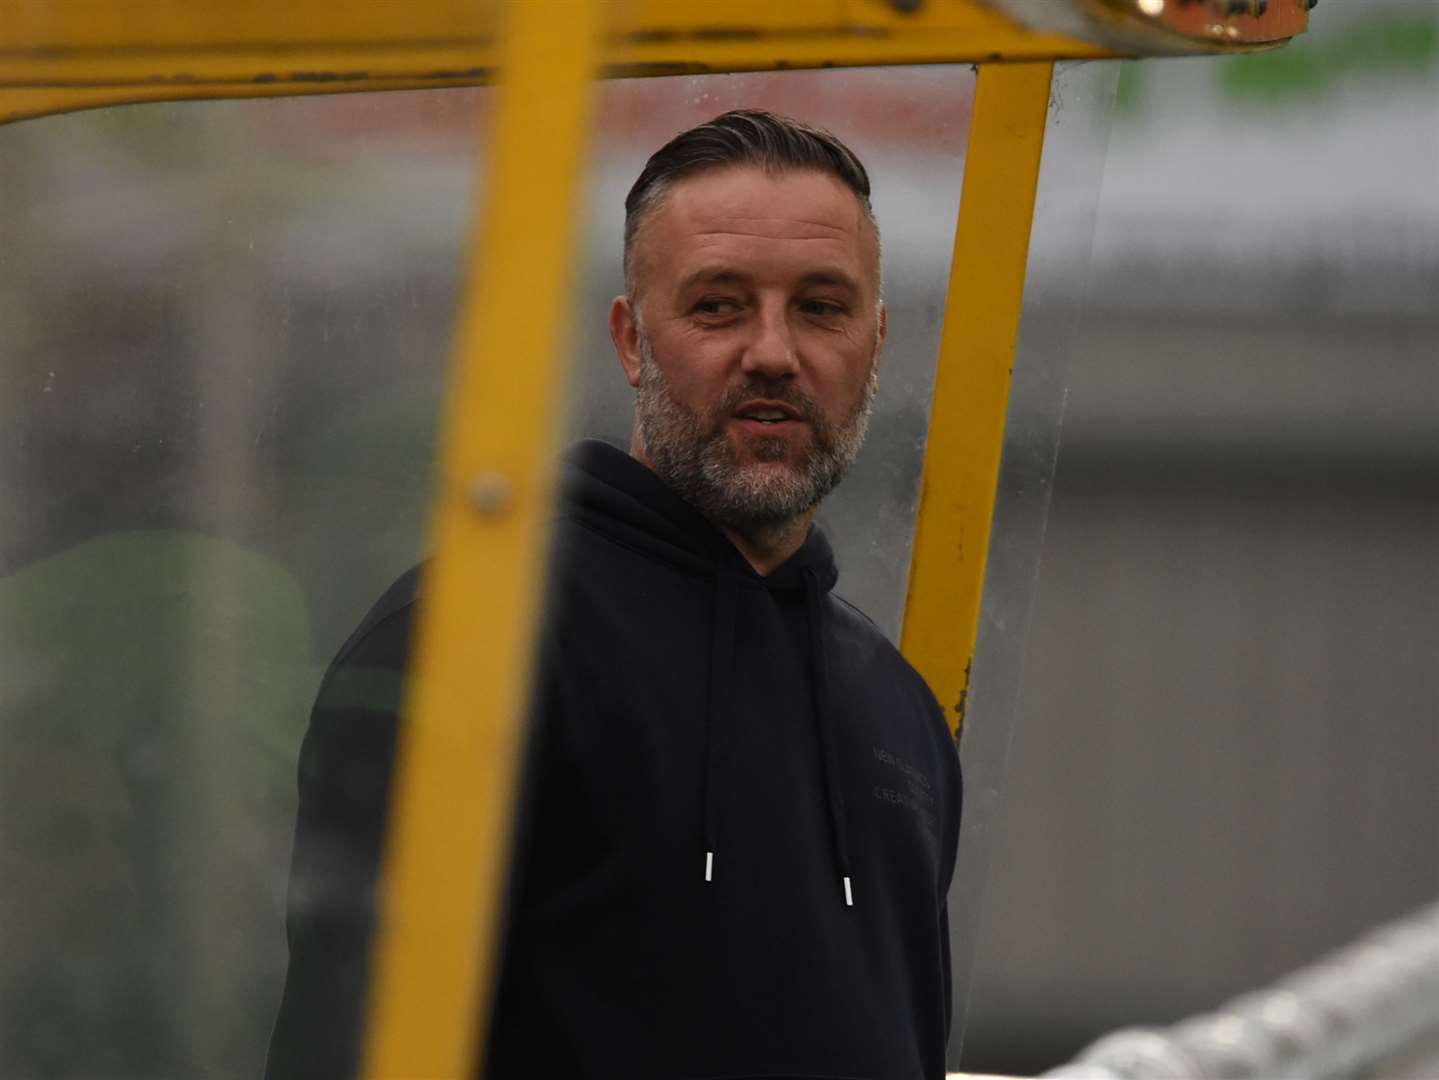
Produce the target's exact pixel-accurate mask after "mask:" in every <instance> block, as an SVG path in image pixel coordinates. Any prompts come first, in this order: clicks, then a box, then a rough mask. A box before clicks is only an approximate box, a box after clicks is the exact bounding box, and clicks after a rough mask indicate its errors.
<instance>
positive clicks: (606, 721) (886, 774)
mask: <svg viewBox="0 0 1439 1080" xmlns="http://www.w3.org/2000/svg"><path fill="white" fill-rule="evenodd" d="M837 577H838V574H837V571H836V569H835V565H834V559H833V555H832V553H831V550H830V547H829V544H828V542H827V541H826V540H825V538H824V536H823V535H822V534H821V533H820V532H819V531H818V530H817V529H816V530H812V531H811V533H810V535H809V537H808V539H807V540H806V542H805V544H804V545H803V547H801V548H800V550H799V551H798V552H796V553H795V554H794V555H793V556H792V557H791V558H790V559H789V560H788V561H787V562H786V563H785V564H784V565H783V566H781V567H779V568H778V569H776V570H775V571H774V572H773V573H771V574H769V575H768V576H766V577H761V576H759V575H758V574H756V573H755V571H754V570H753V569H752V568H751V567H750V565H749V564H748V563H747V562H746V561H745V560H744V558H743V557H742V556H741V555H740V554H739V552H738V551H737V550H736V549H735V548H734V546H733V545H732V544H731V543H730V542H729V541H728V540H727V539H726V538H725V537H724V535H723V534H722V533H720V532H719V531H718V530H717V529H716V528H715V527H714V526H713V525H711V524H710V523H709V522H708V521H707V520H706V519H705V518H704V517H703V516H702V515H701V514H700V513H699V512H698V511H697V510H695V509H694V508H693V507H691V506H690V505H689V504H687V503H686V502H684V501H683V500H682V499H681V498H679V496H677V495H676V494H674V493H673V492H671V491H670V490H669V489H668V488H667V487H665V485H664V484H663V483H662V482H661V481H660V480H659V479H658V478H657V477H656V476H655V475H654V474H653V473H651V472H650V471H649V470H648V469H647V468H645V467H644V466H643V465H641V464H639V463H638V462H636V461H635V460H634V459H632V458H630V457H629V456H628V455H626V454H624V453H622V452H621V451H619V450H616V449H614V448H612V447H610V446H607V445H605V444H602V443H595V442H587V443H582V444H580V446H579V447H578V448H577V449H576V450H575V451H574V452H573V453H572V454H571V455H570V456H569V458H568V459H567V462H566V468H565V474H564V477H563V480H562V484H561V502H560V509H559V515H558V519H557V521H556V524H555V545H554V557H553V559H552V565H551V573H550V583H549V596H548V601H547V605H546V608H547V614H546V617H545V619H544V622H543V630H542V633H541V638H540V643H539V657H538V664H537V676H536V685H535V688H534V694H533V706H532V725H531V731H530V738H529V749H528V753H527V763H526V770H525V781H524V785H523V786H524V794H523V796H522V803H521V811H520V815H519V817H520V835H519V838H518V843H517V845H516V848H517V855H516V860H515V865H514V867H513V871H512V881H511V888H510V900H509V916H508V920H507V931H506V936H505V946H504V959H503V962H502V965H501V974H500V981H499V986H498V990H497V994H496V998H495V1007H494V1014H493V1017H492V1022H491V1026H490V1045H489V1049H488V1056H487V1064H486V1068H485V1075H486V1076H488V1077H490V1078H491V1080H513V1078H547V1077H556V1078H558V1077H565V1078H580V1077H595V1078H606V1080H607V1078H616V1080H619V1078H623V1080H631V1078H633V1080H647V1078H656V1080H659V1078H664V1080H671V1078H691V1077H693V1078H699V1077H704V1078H711V1080H713V1078H738V1077H745V1078H761V1077H767V1078H798V1077H804V1078H832V1077H840V1078H860V1077H862V1078H866V1080H880V1078H884V1080H890V1078H893V1080H918V1078H938V1077H941V1076H942V1075H943V1073H944V1049H945V1041H946V1038H947V1033H948V1020H949V1015H950V980H949V942H948V927H947V923H946V916H945V895H946V892H947V891H948V887H949V883H950V878H951V875H952V873H953V869H954V853H955V845H956V839H957V835H958V829H959V810H960V775H959V764H958V759H957V756H956V753H955V748H954V744H953V741H952V739H951V737H950V734H949V731H948V728H947V727H946V725H945V723H944V719H943V714H942V712H941V710H940V708H939V706H938V705H937V703H936V702H935V700H934V697H933V695H932V694H931V693H930V691H929V689H928V687H927V686H926V685H925V684H924V682H923V680H921V679H920V677H919V676H918V675H917V674H916V673H915V671H914V670H913V668H911V667H910V666H909V664H908V663H907V662H906V661H905V660H904V658H903V657H902V656H901V655H900V654H899V652H898V651H897V650H896V649H895V648H894V647H893V646H892V645H891V644H890V643H889V641H888V640H886V639H885V637H884V636H883V635H882V634H881V633H880V632H879V631H878V630H877V629H876V628H875V626H874V625H873V624H872V623H871V622H870V621H869V620H868V619H867V618H866V617H865V616H864V615H862V614H861V613H860V612H859V611H857V610H856V609H855V608H853V607H852V606H850V605H849V604H847V603H846V602H845V601H843V600H841V599H840V598H838V597H837V596H835V595H834V594H833V592H832V591H831V590H832V588H833V586H834V584H835V581H836V579H837ZM417 595H418V590H417V575H416V574H415V573H414V572H412V573H411V574H409V575H406V576H405V577H404V578H402V579H401V580H400V581H399V582H397V583H396V584H395V586H393V587H392V588H391V589H390V591H389V592H388V593H387V594H386V595H385V596H384V597H383V598H382V599H381V600H380V602H379V603H378V604H376V606H375V608H374V609H373V610H372V611H371V612H370V614H369V615H368V616H367V617H366V619H365V621H364V622H363V623H362V624H361V626H360V628H359V629H358V630H356V632H355V634H354V635H353V636H352V637H351V638H350V640H349V641H348V642H347V643H346V644H345V646H344V647H343V648H342V650H341V652H340V654H339V656H338V657H337V658H336V660H335V662H334V664H333V665H332V666H331V668H330V671H329V673H328V674H327V676H326V678H325V680H324V684H323V685H322V688H321V691H320V695H319V699H318V701H317V704H316V706H315V711H314V714H313V716H312V718H311V723H310V728H309V731H308V733H307V735H306V738H305V743H304V747H303V750H302V752H301V759H300V811H299V819H298V823H297V827H296V838H295V855H294V868H293V872H292V877H291V895H290V912H289V934H290V949H291V957H290V970H289V975H288V979H287V982H286V987H285V995H284V1000H283V1003H282V1005H281V1010H280V1016H279V1020H278V1022H277V1025H276V1030H275V1035H274V1038H273V1040H272V1044H271V1054H270V1063H269V1070H268V1075H269V1076H270V1077H271V1078H272V1080H279V1078H281V1077H307V1078H311V1080H322V1078H325V1077H332V1076H333V1077H338V1076H348V1075H352V1074H353V1072H354V1068H355V1060H356V1048H357V1045H358V1025H359V1021H360V1016H361V1012H362V1005H363V988H364V980H365V974H366V967H367V959H368V956H367V953H368V946H369V942H370V936H371V930H372V926H373V918H374V907H373V905H374V895H375V881H376V874H377V866H378V856H379V849H380V838H381V835H382V832H383V820H384V806H385V798H386V792H387V787H388V783H389V777H390V771H391V761H392V757H393V752H394V744H395V730H396V725H397V721H396V713H395V704H396V702H397V700H398V693H397V691H398V683H399V674H400V673H402V672H403V671H404V667H405V661H406V657H407V650H408V642H409V635H410V629H411V624H412V622H413V616H414V607H415V604H416V601H417ZM387 676H388V677H387Z"/></svg>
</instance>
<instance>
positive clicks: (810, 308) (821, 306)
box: [800, 300, 844, 318]
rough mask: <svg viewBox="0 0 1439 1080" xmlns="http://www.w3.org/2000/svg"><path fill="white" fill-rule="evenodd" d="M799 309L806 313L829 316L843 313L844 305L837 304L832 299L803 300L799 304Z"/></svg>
mask: <svg viewBox="0 0 1439 1080" xmlns="http://www.w3.org/2000/svg"><path fill="white" fill-rule="evenodd" d="M800 310H801V311H803V312H804V313H805V314H806V315H818V316H821V317H824V318H829V317H832V316H835V315H843V314H844V305H843V304H837V303H835V302H834V301H833V300H805V301H804V302H803V303H801V304H800Z"/></svg>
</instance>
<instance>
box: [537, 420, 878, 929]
mask: <svg viewBox="0 0 1439 1080" xmlns="http://www.w3.org/2000/svg"><path fill="white" fill-rule="evenodd" d="M564 466H565V468H564V473H563V476H562V480H561V489H560V490H561V510H560V515H561V517H569V518H572V519H574V520H576V521H577V522H578V523H580V524H582V525H584V526H586V527H588V528H591V529H593V530H595V531H597V532H599V533H601V534H603V535H606V536H608V537H609V538H611V539H612V540H614V541H615V542H617V543H620V544H623V545H624V546H626V547H628V548H630V549H631V550H634V551H638V552H641V553H643V554H645V555H647V556H649V557H651V558H654V559H656V560H658V561H660V562H663V563H666V564H668V565H670V566H672V567H674V568H676V569H678V570H680V571H682V572H685V573H689V574H694V575H696V576H699V577H702V578H706V579H708V580H709V581H711V582H712V584H713V606H712V617H711V622H710V628H709V637H710V640H709V670H708V676H707V691H706V709H705V724H706V730H705V752H704V762H705V764H704V771H705V775H704V777H703V778H702V783H703V788H702V790H703V792H704V817H703V821H702V822H701V828H700V836H699V845H698V847H697V858H696V866H697V868H699V869H702V872H703V874H704V880H705V881H706V882H711V881H713V880H714V879H715V876H716V875H717V874H720V873H723V865H724V864H723V853H722V852H717V851H716V849H715V843H716V837H717V836H718V835H719V833H720V829H719V823H718V821H717V820H716V819H717V814H718V806H719V805H720V803H721V799H720V794H721V792H722V791H723V789H724V786H725V785H726V784H727V783H729V782H730V773H731V767H732V761H733V754H732V750H733V740H732V738H731V737H730V736H731V733H732V731H733V728H734V724H733V708H734V705H733V696H732V694H731V692H730V691H731V688H732V687H733V684H734V679H735V677H736V672H735V662H734V657H735V644H736V638H737V635H739V634H741V633H742V632H743V627H742V626H741V625H740V622H739V618H738V610H739V599H740V595H741V590H743V589H748V588H760V589H765V590H768V591H769V592H771V593H776V594H796V595H799V596H802V598H803V604H804V616H805V622H806V638H807V645H808V651H809V667H810V671H809V678H810V691H811V693H810V700H811V702H812V705H813V713H814V715H813V722H814V730H815V753H816V755H817V756H818V759H819V765H820V774H821V776H822V777H823V780H824V788H825V790H824V792H823V798H824V801H825V804H826V806H825V808H826V818H827V820H828V823H829V831H830V837H829V841H830V847H831V850H832V852H833V856H834V863H835V872H836V878H837V879H838V881H837V884H838V886H839V888H840V890H841V892H840V895H841V896H842V897H843V902H844V903H845V904H846V906H853V904H854V886H853V881H852V874H851V869H850V859H849V843H848V835H847V830H846V827H845V814H844V803H843V799H842V796H841V794H840V793H841V791H842V790H843V786H844V785H843V782H842V780H841V778H840V776H839V763H838V755H837V753H836V749H835V742H836V733H835V731H834V723H835V720H834V716H833V712H832V710H831V708H830V701H831V689H830V679H829V669H830V664H829V656H828V653H827V650H826V646H825V640H826V635H825V612H826V607H827V603H828V597H827V594H828V593H829V592H830V590H831V589H833V588H834V585H835V583H836V582H837V581H838V580H839V571H838V569H837V568H836V566H835V562H834V551H833V549H832V548H831V547H830V544H829V541H828V540H827V539H826V538H825V536H824V533H823V532H821V531H820V530H819V529H818V528H813V527H812V528H811V529H810V532H809V536H808V537H806V539H805V542H804V544H803V545H801V547H800V548H799V550H798V551H796V552H795V553H794V554H793V555H791V556H790V557H789V558H788V559H787V560H785V562H784V563H783V564H781V565H780V566H779V567H777V568H776V569H775V570H774V571H773V572H771V573H770V574H767V575H763V576H761V575H760V574H758V573H757V572H756V571H755V569H754V567H753V566H751V565H750V563H749V562H748V560H746V559H745V557H744V556H743V555H742V554H740V552H739V550H738V549H737V548H736V547H735V546H734V544H733V543H731V542H730V540H729V538H728V537H726V536H725V535H724V533H722V532H721V531H720V530H719V529H718V528H717V527H716V526H715V525H714V524H713V523H712V522H710V521H709V519H708V518H706V517H705V516H704V515H703V514H702V513H700V512H699V510H697V509H696V508H695V507H694V506H692V505H690V504H689V503H688V502H686V501H685V500H684V499H682V498H681V497H680V496H679V495H677V494H676V493H675V492H674V491H673V490H671V489H670V488H669V487H668V486H666V485H665V483H664V482H663V481H662V480H661V479H660V478H659V477H658V476H657V475H655V473H653V472H652V471H651V470H650V469H649V468H648V467H646V466H645V465H643V464H642V463H640V462H639V461H637V460H636V459H634V458H633V457H631V456H630V455H629V454H627V453H625V452H624V451H621V450H618V449H616V448H615V447H613V446H610V445H609V444H607V443H603V442H598V441H594V440H587V441H584V442H581V443H580V444H578V445H577V446H576V447H575V448H574V449H573V450H572V451H571V452H570V453H569V454H567V455H566V457H565V459H564Z"/></svg>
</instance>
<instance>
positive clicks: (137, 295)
mask: <svg viewBox="0 0 1439 1080" xmlns="http://www.w3.org/2000/svg"><path fill="white" fill-rule="evenodd" d="M486 100H487V98H486V94H485V93H484V92H483V91H448V92H443V93H426V94H397V95H377V96H366V97H353V98H346V97H337V98H325V99H293V100H276V101H243V102H215V103H191V104H177V105H146V106H136V107H130V108H123V109H114V110H107V111H103V112H89V113H79V114H75V115H71V116H62V117H56V118H51V119H46V120H41V121H32V122H28V123H23V124H18V125H12V126H8V127H3V128H0V163H3V164H0V222H3V224H0V230H3V235H2V236H0V251H3V252H4V255H3V261H4V266H5V270H6V273H5V275H4V278H3V284H0V358H3V361H0V477H3V487H4V490H5V493H6V499H5V505H6V509H5V513H4V515H3V517H0V657H3V660H0V665H3V672H0V867H3V878H4V880H5V881H6V882H7V886H6V888H5V889H4V890H3V892H0V896H3V899H0V1075H5V1076H34V1075H84V1076H105V1077H130V1076H133V1077H154V1076H162V1075H164V1076H194V1075H201V1074H208V1073H209V1072H210V1071H211V1070H214V1071H218V1072H222V1073H224V1074H225V1075H231V1074H233V1075H247V1076H253V1075H256V1074H257V1073H258V1071H259V1067H260V1064H261V1062H262V1061H263V1056H264V1051H265V1043H266V1039H267V1038H268V1034H269V1025H270V1023H271V1020H272V1017H273V1013H274V1005H275V1001H276V998H277V996H278V993H279V989H280V985H281V982H282V979H283V971H284V963H285V945H284V930H283V906H284V894H285V887H286V870H287V866H286V863H287V859H288V856H289V844H290V831H291V828H292V823H293V814H294V791H295V785H294V775H295V754H296V750H297V746H298V742H299V738H300V735H301V733H302V731H303V727H304V723H305V718H306V715H307V712H308V709H309V705H310V701H311V700H312V698H313V695H314V690H315V683H316V681H317V679H318V677H319V673H320V669H321V667H322V666H323V664H324V663H326V662H327V661H328V659H329V657H330V656H331V655H332V654H333V652H334V650H335V648H336V646H337V645H338V643H339V640H340V639H341V638H342V637H343V635H344V634H345V633H347V632H348V628H349V627H350V626H352V625H353V623H354V622H355V621H356V620H357V619H358V617H359V616H360V614H362V613H363V611H364V610H365V608H366V607H367V606H368V604H369V603H370V602H371V600H372V599H373V597H374V594H375V593H376V592H377V590H378V588H379V587H380V586H381V584H382V583H384V582H386V581H388V580H389V579H391V578H392V577H393V576H394V575H395V574H397V573H398V572H399V571H400V570H402V569H404V568H405V567H406V566H408V565H409V564H411V563H412V562H413V561H415V559H416V558H417V557H418V555H419V552H420V549H421V541H422V528H423V523H424V518H425V508H426V505H427V495H428V491H427V488H428V477H429V471H430V461H431V458H432V455H433V450H434V437H435V436H434V422H433V418H434V416H435V414H436V410H437V406H438V401H439V396H440V391H441V385H442V379H443V373H444V363H445V352H446V337H447V333H448V329H449V326H450V321H451V316H452V312H451V307H452V304H453V296H454V292H455V286H456V274H457V270H458V255H459V251H460V249H461V246H462V243H463V237H464V230H465V224H466V221H467V219H468V211H469V204H470V188H471V177H472V173H473V168H474V144H475V139H474V135H475V133H476V130H477V125H479V124H482V122H483V117H484V112H485V102H486Z"/></svg>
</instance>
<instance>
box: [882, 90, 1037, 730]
mask: <svg viewBox="0 0 1439 1080" xmlns="http://www.w3.org/2000/svg"><path fill="white" fill-rule="evenodd" d="M1053 74H1054V65H1053V64H1051V63H1040V64H1005V65H986V66H983V67H981V68H980V71H979V80H978V84H977V86H976V89H975V101H974V119H973V122H972V124H971V126H970V135H969V149H968V152H967V155H966V157H965V167H964V188H963V192H962V194H961V198H960V205H959V222H958V225H957V227H956V230H955V239H954V256H953V264H952V266H951V268H950V274H949V295H948V299H947V301H946V306H945V315H944V332H943V336H942V337H941V339H940V350H939V371H938V374H937V376H936V379H935V386H934V400H933V403H932V406H931V411H930V420H929V439H928V441H927V443H926V445H925V462H924V481H923V486H922V488H921V492H920V500H919V517H918V520H917V522H916V524H915V537H914V556H913V561H912V562H911V564H910V573H909V594H908V599H907V601H906V604H905V612H904V628H903V633H902V637H901V647H902V648H903V651H904V655H905V656H906V657H908V659H909V661H910V663H912V664H914V666H915V667H916V668H917V669H918V670H919V672H920V674H921V675H923V676H924V677H925V679H926V680H927V681H928V683H929V685H930V687H931V688H932V689H933V690H934V692H935V694H936V695H937V696H938V697H939V700H940V702H941V703H942V704H943V705H944V706H945V709H946V715H947V716H948V719H949V723H950V727H951V729H952V730H954V731H955V732H956V733H957V732H958V731H959V729H960V727H961V725H962V724H963V723H964V711H965V704H966V698H967V695H968V691H969V670H970V661H971V659H972V658H973V656H974V643H975V638H976V636H977V634H978V630H979V605H980V597H981V594H982V592H983V587H984V565H985V559H986V556H987V555H988V552H989V530H990V522H991V519H992V517H993V514H994V501H995V487H996V484H997V483H998V477H999V457H1000V450H1001V448H1002V446H1003V443H1004V419H1005V412H1006V407H1007V405H1008V403H1009V384H1010V374H1011V370H1012V364H1013V362H1014V346H1015V339H1016V336H1017V335H1018V332H1019V310H1020V304H1021V301H1022V299H1023V296H1024V277H1025V268H1026V265H1027V263H1028V257H1029V230H1030V224H1031V221H1032V219H1033V216H1034V198H1035V191H1036V189H1037V188H1038V185H1039V161H1040V156H1041V153H1042V151H1043V149H1044V128H1045V122H1046V119H1047V116H1048V111H1049V88H1050V83H1051V81H1052V78H1053Z"/></svg>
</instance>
